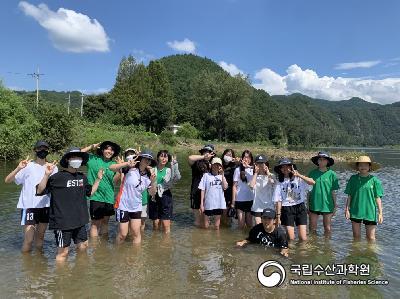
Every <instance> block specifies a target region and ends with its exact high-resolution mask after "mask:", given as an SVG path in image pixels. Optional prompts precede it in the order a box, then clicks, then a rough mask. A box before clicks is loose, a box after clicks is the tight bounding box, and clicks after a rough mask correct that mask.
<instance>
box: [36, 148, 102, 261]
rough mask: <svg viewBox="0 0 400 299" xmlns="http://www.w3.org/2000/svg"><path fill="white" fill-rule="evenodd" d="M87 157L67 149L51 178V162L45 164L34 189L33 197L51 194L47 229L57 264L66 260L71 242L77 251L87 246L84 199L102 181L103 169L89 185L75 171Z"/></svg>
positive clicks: (81, 174)
mask: <svg viewBox="0 0 400 299" xmlns="http://www.w3.org/2000/svg"><path fill="white" fill-rule="evenodd" d="M88 160H89V155H88V154H87V153H84V152H82V151H81V150H80V149H79V148H78V147H71V148H70V149H68V150H67V152H66V153H65V154H64V156H63V157H62V158H61V160H60V165H61V166H62V167H63V168H64V170H63V171H60V172H58V173H56V174H54V175H51V173H53V171H54V168H55V163H47V164H46V165H45V173H44V176H43V178H42V179H41V181H40V183H39V184H38V185H37V186H36V195H38V196H43V195H45V194H51V200H50V210H49V229H50V230H53V231H54V236H55V239H56V245H57V256H56V261H57V262H63V261H65V260H66V259H67V257H68V251H69V246H70V245H71V240H73V241H74V243H75V245H76V247H77V249H78V250H79V251H85V250H86V248H87V246H88V241H87V239H88V238H87V231H86V224H88V223H89V214H88V207H87V200H86V196H89V197H90V196H91V195H93V194H94V193H95V192H96V190H97V188H98V186H99V184H100V182H101V180H102V178H103V173H104V170H103V169H100V170H99V171H98V173H97V177H96V180H95V181H94V183H93V185H91V184H89V182H88V179H87V177H86V176H85V175H84V174H83V173H82V172H79V171H78V170H79V168H80V167H81V166H82V165H86V163H87V162H88Z"/></svg>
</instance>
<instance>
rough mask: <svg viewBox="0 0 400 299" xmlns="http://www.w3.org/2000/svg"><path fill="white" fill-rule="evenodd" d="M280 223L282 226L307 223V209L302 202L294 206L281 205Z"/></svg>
mask: <svg viewBox="0 0 400 299" xmlns="http://www.w3.org/2000/svg"><path fill="white" fill-rule="evenodd" d="M281 224H282V225H284V226H295V224H296V226H298V225H307V209H306V205H305V204H304V202H303V203H299V204H297V205H294V206H282V209H281Z"/></svg>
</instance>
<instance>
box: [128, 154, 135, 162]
mask: <svg viewBox="0 0 400 299" xmlns="http://www.w3.org/2000/svg"><path fill="white" fill-rule="evenodd" d="M133 158H135V155H129V156H126V160H127V161H130V160H133Z"/></svg>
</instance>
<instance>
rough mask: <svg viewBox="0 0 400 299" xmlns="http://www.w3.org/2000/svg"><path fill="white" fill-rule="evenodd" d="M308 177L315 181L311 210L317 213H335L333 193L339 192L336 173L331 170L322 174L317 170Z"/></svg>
mask: <svg viewBox="0 0 400 299" xmlns="http://www.w3.org/2000/svg"><path fill="white" fill-rule="evenodd" d="M308 176H309V177H310V178H312V179H313V180H314V181H315V185H314V186H313V188H312V190H311V193H310V206H309V209H310V210H311V211H315V212H324V213H333V211H334V209H335V205H334V201H333V197H332V191H336V190H339V180H338V178H337V175H336V173H335V172H334V171H333V170H331V169H328V170H327V171H325V172H322V171H320V170H319V169H318V168H317V169H314V170H312V171H311V172H310V173H309V175H308Z"/></svg>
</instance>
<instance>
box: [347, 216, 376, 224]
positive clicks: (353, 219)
mask: <svg viewBox="0 0 400 299" xmlns="http://www.w3.org/2000/svg"><path fill="white" fill-rule="evenodd" d="M350 220H351V221H353V222H356V223H361V222H362V223H364V224H365V225H376V221H370V220H365V219H355V218H350Z"/></svg>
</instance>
